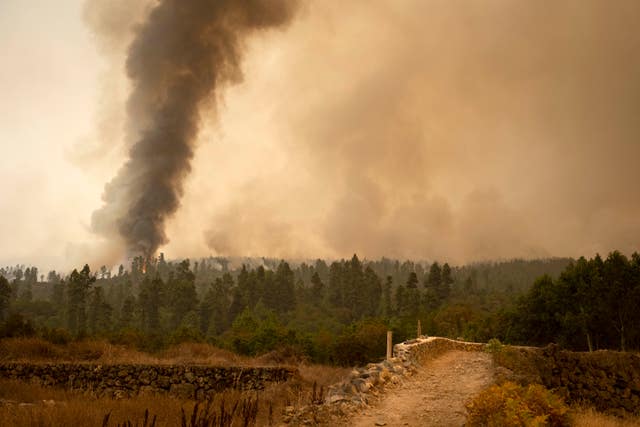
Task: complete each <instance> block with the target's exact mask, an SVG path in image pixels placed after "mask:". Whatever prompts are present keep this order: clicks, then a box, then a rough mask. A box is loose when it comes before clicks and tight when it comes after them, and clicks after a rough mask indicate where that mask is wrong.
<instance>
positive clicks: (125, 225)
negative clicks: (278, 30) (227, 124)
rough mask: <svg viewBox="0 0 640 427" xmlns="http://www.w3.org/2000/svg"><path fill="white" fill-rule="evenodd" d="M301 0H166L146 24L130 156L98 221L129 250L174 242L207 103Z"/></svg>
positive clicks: (139, 38)
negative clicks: (174, 221)
mask: <svg viewBox="0 0 640 427" xmlns="http://www.w3.org/2000/svg"><path fill="white" fill-rule="evenodd" d="M295 3H296V2H295V0H161V1H160V2H158V3H157V5H156V6H155V7H154V8H153V9H152V10H151V12H150V14H149V17H148V19H147V20H146V21H145V23H144V24H143V25H142V26H141V27H140V29H139V30H138V32H137V34H136V37H135V39H134V41H133V43H132V44H131V46H130V48H129V52H128V57H127V62H126V71H127V74H128V76H129V78H130V79H131V81H132V84H133V88H132V93H131V95H130V97H129V101H128V105H127V113H128V119H127V120H128V124H127V130H128V132H130V133H133V135H132V137H133V143H132V145H131V147H130V150H129V157H128V159H127V161H126V163H125V164H124V165H123V166H122V168H121V169H120V171H119V172H118V174H117V176H116V177H115V178H114V179H113V180H112V181H111V182H110V183H108V184H107V185H106V187H105V192H104V195H103V200H104V206H102V208H101V209H99V210H97V211H96V212H94V214H93V217H92V227H93V229H94V230H95V231H96V232H98V233H100V234H102V235H104V236H105V237H107V238H110V239H111V238H115V237H116V236H117V235H119V236H120V237H121V238H122V240H123V241H124V244H125V246H126V249H127V255H128V256H134V255H143V256H151V255H153V254H154V253H155V252H156V250H157V249H158V247H159V246H160V245H162V244H164V243H166V242H167V236H166V234H165V230H164V227H165V221H166V220H167V218H168V217H170V216H171V215H172V214H173V213H175V211H176V210H177V209H178V207H179V205H180V199H181V196H182V193H183V181H184V178H185V177H186V176H187V174H188V173H189V172H190V168H191V166H190V163H191V159H192V157H193V149H194V141H195V138H196V136H197V133H198V125H199V110H200V108H201V107H202V106H203V104H205V103H215V101H216V100H217V99H218V98H219V97H220V93H219V90H220V89H221V88H222V87H223V86H225V85H226V84H230V83H234V82H237V81H239V80H240V79H241V71H240V62H241V56H242V51H243V45H244V40H245V38H246V36H247V35H249V34H251V33H253V32H256V31H260V30H265V29H268V28H273V27H278V26H283V25H284V24H286V23H288V22H289V21H290V20H291V18H292V16H293V14H294V12H295V9H296V7H295V6H296V4H295Z"/></svg>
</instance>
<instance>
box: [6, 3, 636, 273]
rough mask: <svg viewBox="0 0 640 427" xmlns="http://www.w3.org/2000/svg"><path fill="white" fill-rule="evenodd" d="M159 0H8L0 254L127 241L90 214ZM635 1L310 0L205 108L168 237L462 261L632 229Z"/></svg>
mask: <svg viewBox="0 0 640 427" xmlns="http://www.w3.org/2000/svg"><path fill="white" fill-rule="evenodd" d="M151 5H153V1H151V0H145V1H138V2H133V1H131V0H127V1H125V0H92V1H90V2H89V3H85V1H84V0H83V1H81V0H67V1H64V2H52V1H45V0H39V1H37V0H34V1H30V2H24V1H19V0H3V1H2V2H0V53H1V54H2V55H1V56H0V93H2V96H1V97H0V141H2V144H3V145H2V146H3V148H4V150H3V151H4V153H3V155H2V156H0V179H2V187H1V190H0V234H1V235H2V236H3V238H2V240H0V264H3V265H6V264H15V263H18V262H19V263H26V264H33V263H35V264H37V265H39V266H41V268H53V267H55V268H68V267H71V266H75V265H78V264H80V263H84V262H87V261H88V262H91V263H93V264H100V263H103V262H109V261H111V262H118V261H120V259H119V258H121V256H122V254H121V252H120V251H119V249H118V246H117V245H113V244H112V243H111V242H104V241H101V238H98V237H97V236H95V235H94V234H93V233H92V232H91V230H90V225H89V224H90V218H91V214H92V212H93V211H95V210H96V209H98V208H99V207H100V206H101V198H100V197H101V194H102V192H103V189H104V184H105V183H106V182H107V181H109V180H110V179H111V178H112V177H113V176H114V175H115V174H116V172H117V170H118V168H119V166H120V165H121V164H122V162H123V159H124V155H125V153H126V144H127V142H126V141H125V135H124V131H123V129H124V121H125V117H124V103H125V101H126V98H127V94H128V90H129V89H128V84H127V81H126V78H125V76H124V59H125V55H126V47H127V46H128V43H129V42H130V41H131V39H132V37H133V35H132V34H133V33H132V32H131V31H130V30H129V29H130V28H131V26H132V25H134V24H135V23H136V22H141V21H142V20H144V17H145V16H146V15H145V13H146V12H145V11H146V10H148V7H150V6H151ZM637 22H640V3H639V2H637V1H635V0H629V1H625V0H618V1H616V2H609V1H605V0H564V1H555V2H550V1H540V2H534V1H524V0H523V1H513V0H483V1H472V0H453V1H452V0H398V1H392V0H375V1H374V0H353V1H349V2H344V1H338V0H323V1H317V2H311V1H307V2H303V4H302V8H301V10H300V11H299V13H298V16H297V17H296V19H295V20H294V21H293V23H292V24H291V25H290V26H289V27H288V28H286V29H283V30H278V31H274V32H269V33H265V34H264V35H261V36H259V37H255V38H252V39H251V40H250V42H249V43H248V45H247V47H246V52H245V58H244V64H243V74H244V80H243V81H242V82H241V83H239V84H236V85H234V86H231V87H229V88H228V89H227V90H224V91H222V93H220V95H221V99H219V103H218V107H217V111H213V109H211V108H209V109H204V110H203V111H202V117H201V118H202V131H201V133H200V137H199V140H198V145H197V148H196V153H195V159H194V162H193V165H192V172H191V174H190V175H189V177H188V178H187V182H186V187H185V195H184V198H183V200H182V206H181V208H180V210H179V211H178V213H177V214H176V215H175V217H174V218H172V219H171V220H170V222H169V224H168V226H167V234H168V237H169V239H170V243H169V244H168V245H166V246H165V247H163V248H162V250H163V251H164V252H165V253H166V254H167V255H168V256H169V257H185V256H189V257H194V256H208V255H217V254H219V255H253V256H270V257H309V258H316V257H345V256H350V255H351V254H353V253H354V252H357V253H358V254H359V255H361V256H363V257H368V258H375V257H380V256H383V255H384V256H388V257H400V258H413V259H426V260H434V259H437V260H443V261H448V262H451V263H461V262H466V261H472V260H485V259H495V258H512V257H527V258H530V257H546V256H579V255H588V256H591V255H593V254H594V253H595V252H600V253H607V252H609V251H611V250H614V249H619V250H622V251H623V252H626V253H631V252H633V251H635V250H639V246H640V244H639V240H640V191H638V182H640V168H639V167H638V163H639V161H640V120H639V117H640V115H639V114H638V113H640V79H639V78H638V76H639V75H640V30H638V29H637V28H636V27H637Z"/></svg>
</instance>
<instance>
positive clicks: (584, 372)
mask: <svg viewBox="0 0 640 427" xmlns="http://www.w3.org/2000/svg"><path fill="white" fill-rule="evenodd" d="M538 354H539V355H540V356H541V357H539V358H538V359H537V360H538V361H539V362H538V370H539V373H540V378H541V380H542V383H543V384H544V385H545V386H546V387H548V388H551V389H557V390H560V391H561V392H562V393H563V394H565V395H566V396H567V397H568V400H569V401H571V402H588V403H589V404H591V405H594V406H595V407H596V409H598V410H600V411H608V412H622V411H626V412H631V413H640V355H638V354H634V353H621V352H617V351H595V352H592V353H577V352H571V351H564V350H560V349H559V348H558V347H557V346H555V345H551V346H548V347H545V348H543V349H541V350H538Z"/></svg>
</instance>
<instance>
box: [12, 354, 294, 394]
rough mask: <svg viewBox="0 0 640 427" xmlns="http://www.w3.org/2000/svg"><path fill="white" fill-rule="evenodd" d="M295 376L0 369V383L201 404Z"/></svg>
mask: <svg viewBox="0 0 640 427" xmlns="http://www.w3.org/2000/svg"><path fill="white" fill-rule="evenodd" d="M297 374H298V371H297V370H296V369H293V368H285V367H264V368H242V367H211V366H178V365H175V366H174V365H93V364H70V363H69V364H66V363H65V364H25V363H5V364H0V378H9V379H18V380H23V381H29V382H34V383H37V384H41V385H45V386H57V387H64V388H68V389H80V390H85V391H89V392H91V393H93V394H95V395H96V396H113V397H126V396H132V395H135V394H138V393H140V392H151V393H169V394H172V395H176V396H179V397H184V398H192V399H193V398H195V399H203V398H205V397H206V396H207V395H209V394H211V393H215V392H218V391H221V390H224V389H227V388H236V389H241V390H259V389H262V388H264V387H265V385H266V384H267V383H271V382H282V381H286V380H288V379H289V378H292V377H294V376H296V375H297Z"/></svg>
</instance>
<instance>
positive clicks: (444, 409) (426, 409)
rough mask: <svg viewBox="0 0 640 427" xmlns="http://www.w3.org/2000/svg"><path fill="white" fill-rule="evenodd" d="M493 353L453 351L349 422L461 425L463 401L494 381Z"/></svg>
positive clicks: (359, 426)
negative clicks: (491, 354)
mask: <svg viewBox="0 0 640 427" xmlns="http://www.w3.org/2000/svg"><path fill="white" fill-rule="evenodd" d="M493 377H494V372H493V363H492V360H491V356H490V355H489V354H486V353H480V352H464V351H451V352H448V353H445V354H443V355H442V356H440V357H439V358H437V359H435V360H433V361H431V362H429V363H427V364H426V365H425V366H423V367H422V369H421V370H420V371H419V372H418V373H417V374H416V375H414V376H413V377H411V378H409V379H407V380H406V382H405V383H404V384H402V385H401V386H399V387H398V388H395V389H393V390H389V391H388V392H387V393H386V394H385V395H384V396H383V397H382V398H381V400H380V401H379V402H377V403H376V404H374V405H373V406H372V407H370V408H368V409H366V410H365V411H363V412H361V413H360V414H357V415H356V416H355V417H354V418H352V419H350V420H349V421H348V423H347V425H349V426H355V427H370V426H376V425H378V426H381V425H384V426H390V427H391V426H438V427H442V426H462V425H463V424H464V422H465V418H466V411H465V408H464V403H465V402H466V401H467V400H469V399H470V398H471V397H473V396H474V395H476V394H478V393H479V392H480V391H481V390H483V389H484V388H486V387H488V386H489V385H491V383H493Z"/></svg>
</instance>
